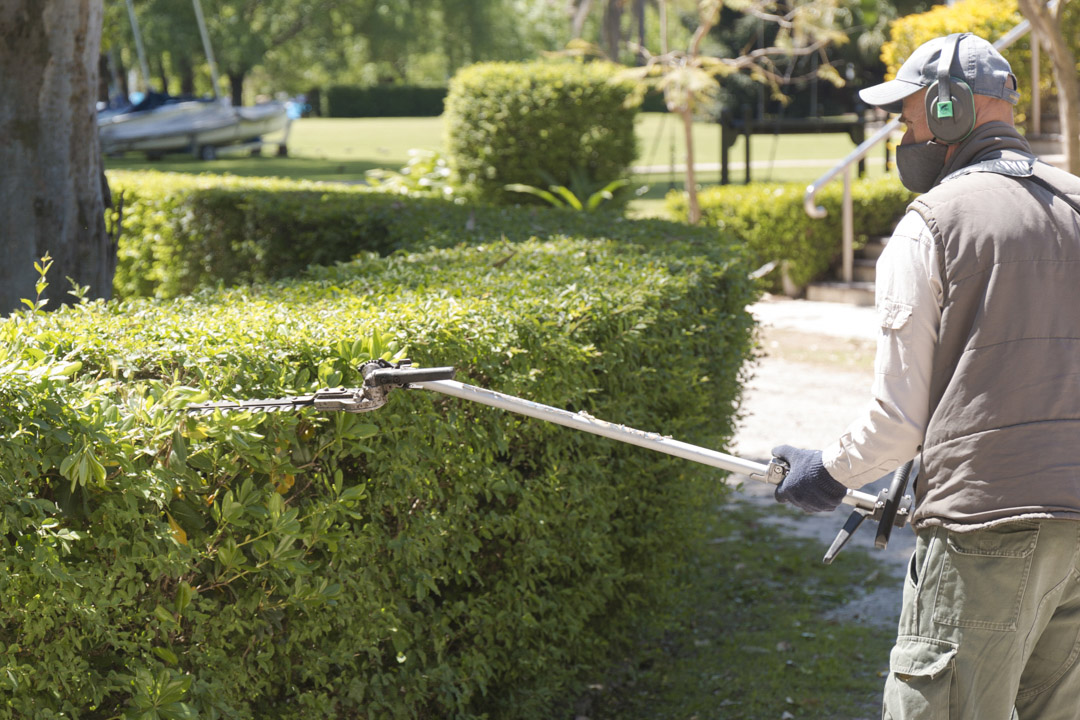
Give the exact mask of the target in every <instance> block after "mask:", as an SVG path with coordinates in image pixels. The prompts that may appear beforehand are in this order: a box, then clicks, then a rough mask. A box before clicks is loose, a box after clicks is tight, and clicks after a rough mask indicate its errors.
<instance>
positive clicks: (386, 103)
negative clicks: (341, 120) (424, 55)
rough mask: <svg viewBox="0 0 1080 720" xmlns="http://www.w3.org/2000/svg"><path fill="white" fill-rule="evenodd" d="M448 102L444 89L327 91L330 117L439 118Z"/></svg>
mask: <svg viewBox="0 0 1080 720" xmlns="http://www.w3.org/2000/svg"><path fill="white" fill-rule="evenodd" d="M445 101H446V88H444V87H415V86H411V85H374V86H371V87H355V86H351V85H334V86H331V87H330V88H328V89H327V90H326V114H327V116H328V117H438V116H439V115H442V114H443V104H444V103H445Z"/></svg>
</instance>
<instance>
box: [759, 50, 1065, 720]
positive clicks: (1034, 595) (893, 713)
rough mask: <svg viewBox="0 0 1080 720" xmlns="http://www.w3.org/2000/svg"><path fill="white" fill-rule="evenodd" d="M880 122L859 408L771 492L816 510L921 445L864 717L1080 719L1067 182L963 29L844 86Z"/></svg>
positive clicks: (1006, 81) (789, 453) (797, 460)
mask: <svg viewBox="0 0 1080 720" xmlns="http://www.w3.org/2000/svg"><path fill="white" fill-rule="evenodd" d="M860 95H861V97H862V98H863V100H865V101H866V102H867V103H869V104H870V105H874V106H877V107H881V108H884V109H886V110H889V111H891V112H901V120H902V121H903V122H904V123H905V124H906V126H907V132H906V133H905V134H904V138H903V141H902V142H901V145H900V146H899V147H898V148H897V154H896V161H897V168H898V170H899V173H900V179H901V181H902V182H903V183H904V185H905V186H907V187H908V188H909V189H911V190H913V191H915V192H920V193H924V194H923V195H921V196H920V197H919V198H918V199H917V200H915V201H914V202H913V203H912V204H911V206H910V207H909V209H908V212H907V214H906V215H905V216H904V217H903V219H902V220H901V221H900V223H899V225H898V226H897V228H896V230H895V232H894V234H893V236H892V237H891V238H890V240H889V243H888V245H887V247H886V250H885V252H884V254H883V255H882V257H881V260H880V261H879V262H878V284H877V308H878V311H879V318H880V322H881V333H880V336H879V341H878V348H877V354H876V358H875V380H874V383H873V387H872V401H871V403H870V404H869V406H868V407H867V409H866V411H865V412H864V413H863V415H862V416H861V417H859V418H858V419H856V420H855V421H854V422H853V423H852V424H851V425H850V426H849V427H848V428H847V430H846V431H845V432H844V434H843V435H841V437H840V438H839V439H838V440H837V441H836V442H834V443H833V444H831V445H829V446H828V447H825V448H824V449H823V450H821V451H810V450H799V449H796V448H792V447H790V446H781V447H778V448H776V449H775V450H773V454H774V455H776V456H777V457H779V458H781V459H783V460H786V461H787V462H788V463H789V464H790V466H791V470H790V473H789V474H788V476H787V477H786V478H785V480H784V481H783V483H782V484H781V485H779V486H778V487H777V490H776V497H777V499H778V500H780V501H783V502H790V503H792V504H794V505H796V506H798V507H800V508H802V509H804V510H806V511H811V512H814V511H817V512H820V511H825V510H831V509H834V508H836V507H837V506H838V505H839V503H840V499H841V498H842V497H843V495H844V493H845V490H846V489H847V488H858V487H860V486H862V485H863V484H865V483H867V482H869V481H871V480H874V479H876V478H878V477H880V476H881V475H883V474H885V473H886V472H888V471H891V470H893V469H894V468H895V467H897V466H898V465H900V464H902V463H903V462H905V461H906V460H908V459H910V458H912V457H914V456H915V455H916V453H919V452H920V451H921V471H920V477H919V478H918V481H917V485H916V488H915V496H916V503H917V508H916V510H915V512H914V515H913V521H912V524H913V526H914V528H915V531H916V535H917V542H916V549H915V553H914V555H913V557H912V559H911V563H910V566H909V571H908V577H907V578H906V582H905V586H904V598H903V606H902V611H901V617H900V625H899V631H898V637H897V642H896V645H895V646H894V648H893V650H892V653H891V655H890V673H889V677H888V680H887V681H886V684H885V702H884V711H883V717H884V718H897V719H899V718H926V719H933V720H941V719H942V718H966V719H973V720H997V719H999V718H1000V720H1008V719H1009V718H1015V717H1018V718H1020V719H1021V720H1028V719H1030V718H1039V719H1040V720H1056V719H1059V718H1080V699H1078V698H1080V522H1078V520H1080V178H1076V177H1074V176H1072V175H1069V174H1067V173H1065V172H1062V171H1060V170H1057V169H1055V168H1053V167H1051V166H1049V165H1046V164H1044V163H1041V162H1039V161H1037V160H1036V159H1035V158H1034V157H1033V156H1032V154H1031V151H1030V148H1029V146H1028V144H1027V142H1026V141H1025V140H1024V138H1023V137H1022V136H1021V135H1020V134H1019V133H1017V131H1016V130H1015V128H1014V126H1013V119H1012V106H1013V105H1014V104H1015V103H1016V102H1017V99H1018V94H1017V92H1016V78H1015V76H1014V75H1013V74H1012V72H1011V69H1010V67H1009V64H1008V62H1007V61H1006V60H1005V59H1004V58H1003V57H1002V56H1001V55H1000V54H999V53H998V52H997V51H996V50H994V48H993V47H992V46H991V45H990V44H989V43H987V42H986V41H984V40H982V39H980V38H978V37H975V36H974V35H970V34H961V35H951V36H949V37H947V38H937V39H935V40H932V41H930V42H928V43H926V44H925V45H923V46H921V47H919V48H918V49H917V50H916V51H915V52H914V53H913V54H912V55H911V57H910V58H909V59H908V60H907V61H906V62H905V63H904V64H903V66H902V67H901V68H900V70H899V72H898V73H897V76H896V79H895V80H892V81H889V82H885V83H882V84H881V85H877V86H874V87H871V88H867V89H865V90H863V91H862V92H861V93H860Z"/></svg>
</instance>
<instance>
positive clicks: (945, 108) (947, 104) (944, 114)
mask: <svg viewBox="0 0 1080 720" xmlns="http://www.w3.org/2000/svg"><path fill="white" fill-rule="evenodd" d="M934 114H935V115H937V117H938V118H951V117H952V116H953V112H952V101H951V100H942V101H940V102H938V104H937V107H936V108H934Z"/></svg>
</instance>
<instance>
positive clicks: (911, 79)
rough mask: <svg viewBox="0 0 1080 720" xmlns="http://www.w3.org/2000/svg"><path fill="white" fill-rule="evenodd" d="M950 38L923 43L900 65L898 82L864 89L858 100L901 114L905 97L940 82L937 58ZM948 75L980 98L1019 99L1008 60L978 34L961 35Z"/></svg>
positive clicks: (940, 38)
mask: <svg viewBox="0 0 1080 720" xmlns="http://www.w3.org/2000/svg"><path fill="white" fill-rule="evenodd" d="M948 39H949V38H948V37H939V38H934V39H933V40H930V41H928V42H925V43H923V44H922V45H920V46H919V47H918V48H916V49H915V52H913V53H911V57H909V58H908V59H907V60H906V61H904V64H903V65H901V66H900V69H899V70H898V71H897V72H896V78H895V79H893V80H889V81H888V82H883V83H881V84H880V85H874V86H872V87H868V88H864V89H863V90H860V91H859V97H861V98H862V99H863V101H864V102H866V103H867V104H868V105H874V106H877V107H879V108H882V109H883V110H887V111H889V112H893V113H898V112H900V111H901V110H903V107H904V98H906V97H907V96H908V95H911V94H913V93H916V92H918V91H919V90H920V89H922V88H924V87H930V86H931V85H933V84H934V83H936V82H937V79H938V77H937V66H938V58H940V57H941V50H942V48H943V47H944V46H945V44H946V42H947V41H948ZM949 75H950V77H953V78H956V79H958V80H963V81H964V82H965V83H967V84H968V87H970V88H971V91H972V92H974V93H975V94H977V95H987V96H989V97H994V98H1000V99H1002V100H1005V101H1007V102H1009V103H1012V104H1013V105H1015V104H1016V103H1017V102H1018V101H1019V100H1020V93H1018V92H1017V91H1016V87H1017V84H1016V76H1015V75H1013V73H1012V68H1011V67H1009V61H1008V60H1006V59H1005V58H1004V57H1002V55H1001V53H999V52H998V51H997V50H996V49H995V48H994V46H993V45H991V44H990V43H988V42H987V41H985V40H983V39H982V38H981V37H979V36H977V35H972V34H971V33H964V34H962V35H961V36H960V41H959V44H958V45H957V48H956V54H955V56H954V57H953V59H952V66H951V67H950V68H949Z"/></svg>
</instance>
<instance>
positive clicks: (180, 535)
mask: <svg viewBox="0 0 1080 720" xmlns="http://www.w3.org/2000/svg"><path fill="white" fill-rule="evenodd" d="M165 515H166V517H168V518H169V527H170V528H172V533H173V539H174V540H176V542H178V543H180V544H181V545H187V544H188V539H187V533H186V532H184V528H182V527H180V523H178V522H176V520H175V519H174V518H173V516H172V515H171V514H170V513H169V512H166V513H165Z"/></svg>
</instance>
